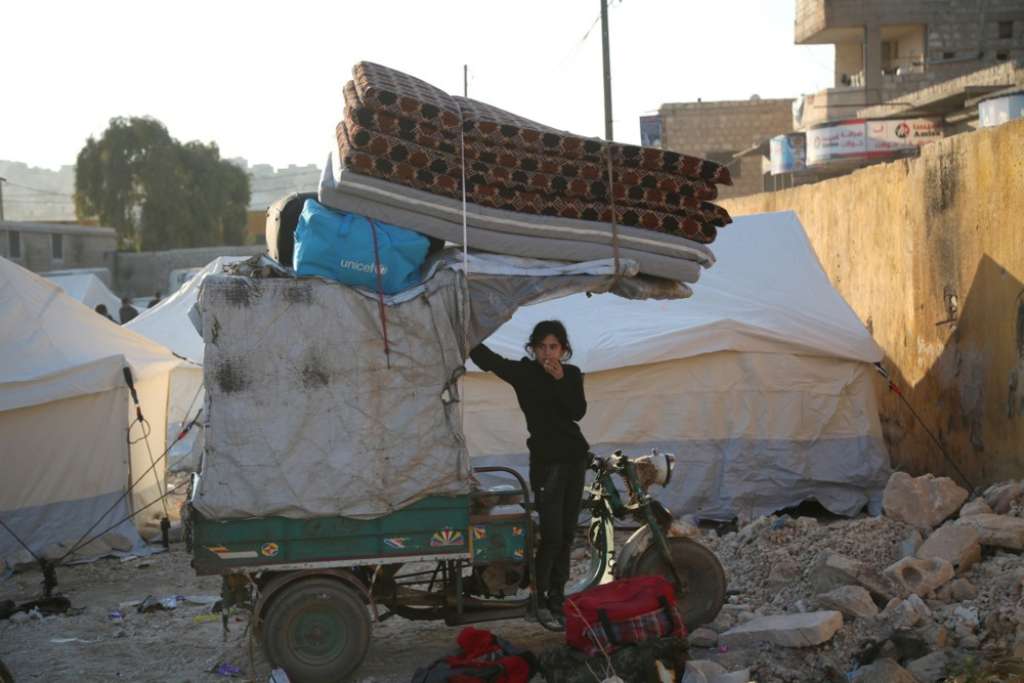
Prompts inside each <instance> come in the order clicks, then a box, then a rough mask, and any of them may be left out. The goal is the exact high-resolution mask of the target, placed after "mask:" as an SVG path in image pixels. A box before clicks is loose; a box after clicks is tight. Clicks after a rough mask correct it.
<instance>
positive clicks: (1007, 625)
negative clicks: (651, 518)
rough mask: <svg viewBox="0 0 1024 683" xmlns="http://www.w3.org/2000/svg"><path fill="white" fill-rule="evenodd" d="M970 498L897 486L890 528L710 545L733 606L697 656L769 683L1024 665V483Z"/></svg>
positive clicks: (801, 522) (844, 523)
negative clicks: (723, 570)
mask: <svg viewBox="0 0 1024 683" xmlns="http://www.w3.org/2000/svg"><path fill="white" fill-rule="evenodd" d="M968 497H969V496H968V493H967V491H965V490H964V489H963V488H961V487H959V486H958V485H957V484H956V483H955V482H953V481H952V480H950V479H947V478H938V477H933V476H932V475H925V476H922V477H916V478H914V477H910V476H909V475H907V474H905V473H896V474H894V475H893V476H892V478H891V479H890V482H889V485H888V486H887V488H886V491H885V495H884V498H883V510H884V514H883V515H882V516H879V517H862V518H857V519H852V520H838V521H819V520H817V519H815V518H811V517H795V518H794V517H789V516H785V515H782V516H776V515H771V516H767V517H762V518H760V519H757V520H755V521H753V522H751V523H750V524H747V525H746V526H744V527H743V528H741V529H739V530H738V531H735V532H730V533H726V534H724V535H721V536H719V535H718V534H717V533H715V532H714V531H706V532H704V534H703V536H702V538H701V541H702V542H703V543H705V544H706V545H707V546H708V547H709V548H711V549H712V550H713V551H714V552H715V553H716V554H717V555H718V558H719V559H720V560H721V561H722V563H723V565H724V566H725V567H726V571H727V574H728V578H729V589H730V596H729V602H728V604H727V605H726V606H725V607H724V608H723V610H722V612H721V614H720V615H719V617H718V618H717V619H716V620H715V621H714V622H713V623H711V624H708V625H706V627H705V628H701V629H698V630H697V631H695V632H694V633H693V634H691V635H690V647H691V650H692V656H693V657H695V658H707V659H709V660H713V661H715V662H717V663H719V664H720V665H722V666H724V667H725V668H726V669H728V670H739V669H744V668H749V669H750V672H751V678H752V679H753V680H757V681H759V683H772V682H774V681H780V682H781V681H811V680H813V681H851V680H852V681H864V682H868V681H904V680H905V681H908V682H912V683H913V682H916V683H922V682H924V683H933V682H935V681H940V680H947V679H948V680H958V679H957V678H955V676H956V675H957V674H964V673H969V672H971V671H976V670H978V668H979V667H983V666H985V665H986V663H998V662H1000V661H1005V660H1006V659H1007V658H1010V659H1017V660H1019V659H1020V658H1024V557H1022V556H1021V552H1022V551H1024V482H1016V481H1011V482H1005V483H1001V484H996V485H993V486H991V487H989V488H988V489H986V490H985V491H984V492H983V493H982V494H981V495H980V496H979V497H977V498H975V499H973V500H968ZM986 680H989V679H986ZM991 680H1003V679H1001V678H994V679H991ZM1005 680H1015V679H1012V678H1006V679H1005Z"/></svg>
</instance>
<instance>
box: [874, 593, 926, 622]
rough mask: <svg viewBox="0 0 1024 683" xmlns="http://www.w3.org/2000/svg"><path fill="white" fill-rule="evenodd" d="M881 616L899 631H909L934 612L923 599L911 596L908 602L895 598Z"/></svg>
mask: <svg viewBox="0 0 1024 683" xmlns="http://www.w3.org/2000/svg"><path fill="white" fill-rule="evenodd" d="M881 614H882V618H883V619H885V620H886V621H888V622H889V623H890V624H892V627H893V628H894V629H896V630H897V631H909V630H910V629H912V628H913V627H915V626H917V625H918V624H920V623H921V622H922V621H924V620H925V619H927V618H928V617H930V616H931V615H932V612H931V610H930V609H929V608H928V605H926V604H925V603H924V601H923V600H921V598H919V597H918V596H916V595H910V596H909V597H907V599H906V600H901V599H899V598H893V599H892V600H890V601H889V604H888V605H886V606H885V609H884V610H882V613H881Z"/></svg>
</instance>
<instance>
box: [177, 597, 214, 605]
mask: <svg viewBox="0 0 1024 683" xmlns="http://www.w3.org/2000/svg"><path fill="white" fill-rule="evenodd" d="M178 599H179V600H183V601H185V602H190V603H192V604H193V605H215V604H217V602H218V601H219V600H220V596H219V595H179V596H178Z"/></svg>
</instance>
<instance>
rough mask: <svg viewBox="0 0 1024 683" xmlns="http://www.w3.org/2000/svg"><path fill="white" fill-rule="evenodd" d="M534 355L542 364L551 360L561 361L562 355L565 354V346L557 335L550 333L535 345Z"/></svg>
mask: <svg viewBox="0 0 1024 683" xmlns="http://www.w3.org/2000/svg"><path fill="white" fill-rule="evenodd" d="M533 355H535V356H536V357H537V361H538V362H539V363H541V364H542V365H543V364H544V362H545V361H549V360H557V361H560V360H562V356H563V355H565V347H564V346H562V344H561V343H560V342H559V341H558V338H557V337H556V336H555V335H553V334H549V335H548V336H546V337H544V338H543V339H541V340H540V343H539V344H537V345H536V346H534V347H533Z"/></svg>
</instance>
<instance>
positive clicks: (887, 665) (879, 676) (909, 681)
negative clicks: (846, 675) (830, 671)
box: [850, 659, 917, 683]
mask: <svg viewBox="0 0 1024 683" xmlns="http://www.w3.org/2000/svg"><path fill="white" fill-rule="evenodd" d="M850 683H917V680H916V679H915V678H914V676H913V675H911V673H910V672H909V671H907V670H906V669H904V668H903V667H902V666H900V665H899V664H897V663H896V662H895V661H893V660H891V659H879V660H877V661H875V662H872V663H871V664H869V665H867V666H862V667H861V668H859V669H857V670H856V671H854V672H853V676H852V677H851V678H850Z"/></svg>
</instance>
